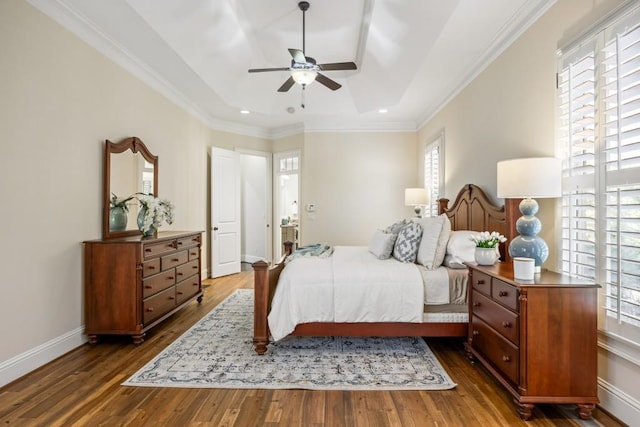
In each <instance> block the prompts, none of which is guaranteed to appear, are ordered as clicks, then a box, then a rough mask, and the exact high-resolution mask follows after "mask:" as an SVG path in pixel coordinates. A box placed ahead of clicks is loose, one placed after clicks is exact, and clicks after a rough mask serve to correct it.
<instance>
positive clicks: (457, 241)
mask: <svg viewBox="0 0 640 427" xmlns="http://www.w3.org/2000/svg"><path fill="white" fill-rule="evenodd" d="M479 234H480V233H479V232H477V231H471V230H456V231H452V232H451V235H450V236H449V241H448V242H447V255H451V257H452V259H453V260H454V261H455V262H459V263H463V262H473V263H475V262H476V259H475V255H474V254H475V252H476V244H475V242H474V241H473V240H471V238H472V237H475V236H478V235H479Z"/></svg>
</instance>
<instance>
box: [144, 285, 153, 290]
mask: <svg viewBox="0 0 640 427" xmlns="http://www.w3.org/2000/svg"><path fill="white" fill-rule="evenodd" d="M144 288H145V289H153V286H151V285H144Z"/></svg>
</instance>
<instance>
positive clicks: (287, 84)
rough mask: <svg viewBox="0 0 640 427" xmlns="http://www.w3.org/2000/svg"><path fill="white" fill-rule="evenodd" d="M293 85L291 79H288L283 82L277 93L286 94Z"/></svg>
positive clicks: (293, 82) (293, 81)
mask: <svg viewBox="0 0 640 427" xmlns="http://www.w3.org/2000/svg"><path fill="white" fill-rule="evenodd" d="M287 69H288V68H287ZM295 83H296V81H295V80H293V77H289V78H288V79H287V81H286V82H284V83H283V84H282V86H280V88H279V89H278V92H287V91H288V90H289V89H291V86H293V85H294V84H295Z"/></svg>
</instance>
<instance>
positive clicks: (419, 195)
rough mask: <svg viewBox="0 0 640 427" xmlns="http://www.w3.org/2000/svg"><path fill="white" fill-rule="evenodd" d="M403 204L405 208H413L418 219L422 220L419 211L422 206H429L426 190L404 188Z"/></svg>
mask: <svg viewBox="0 0 640 427" xmlns="http://www.w3.org/2000/svg"><path fill="white" fill-rule="evenodd" d="M404 204H405V205H406V206H414V209H413V211H414V212H415V213H416V216H417V217H418V218H422V215H421V214H420V213H421V210H422V206H426V205H428V204H429V196H428V195H427V190H425V189H424V188H405V190H404Z"/></svg>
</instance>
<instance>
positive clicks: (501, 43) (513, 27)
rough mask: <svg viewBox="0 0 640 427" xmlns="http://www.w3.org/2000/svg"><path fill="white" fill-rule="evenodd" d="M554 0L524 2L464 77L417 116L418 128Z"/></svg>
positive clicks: (478, 73)
mask: <svg viewBox="0 0 640 427" xmlns="http://www.w3.org/2000/svg"><path fill="white" fill-rule="evenodd" d="M555 3H556V0H548V1H546V2H544V3H541V4H538V5H536V6H534V5H531V4H525V6H523V7H522V8H521V9H520V10H519V11H518V12H517V13H516V14H515V15H514V16H513V17H512V19H511V21H510V22H509V23H508V24H507V25H505V26H504V28H503V29H502V31H501V33H500V34H499V35H498V36H497V37H496V39H495V40H494V42H493V43H492V44H491V45H490V46H489V47H488V48H487V49H486V50H485V51H484V53H483V54H482V55H480V56H479V57H478V59H477V61H476V62H475V64H473V65H471V66H469V67H468V69H469V70H470V72H469V73H468V74H467V76H466V78H464V79H462V80H460V83H458V84H457V85H456V86H455V87H452V88H450V90H448V91H446V92H445V93H447V94H448V95H446V96H445V97H444V98H443V99H442V100H441V102H435V103H434V105H435V107H434V108H432V109H431V110H427V111H425V112H424V113H423V114H422V116H421V117H419V118H418V123H419V125H418V128H422V127H424V126H425V125H426V124H427V123H428V122H429V120H431V119H432V118H433V117H434V116H435V115H436V114H437V113H438V112H439V111H440V110H442V108H444V106H446V105H447V104H448V103H449V102H451V101H452V100H453V99H454V98H455V97H456V96H458V94H459V93H460V92H462V90H463V89H464V88H465V87H467V85H468V84H469V83H471V82H472V81H473V80H475V78H476V77H478V76H479V75H480V73H482V72H483V71H484V70H485V69H486V68H487V67H488V66H489V65H490V64H491V63H492V62H493V61H494V60H495V59H496V58H497V57H498V56H500V55H502V53H503V52H504V51H505V50H507V48H508V47H509V46H511V45H512V44H513V42H515V41H516V40H517V39H518V38H519V37H520V36H521V35H522V34H523V33H524V32H525V31H526V30H528V29H529V27H530V26H531V25H532V24H533V23H534V22H536V21H537V20H538V19H539V18H540V17H541V16H542V15H544V14H545V13H546V12H547V10H549V8H550V7H551V6H553V5H554V4H555Z"/></svg>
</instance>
